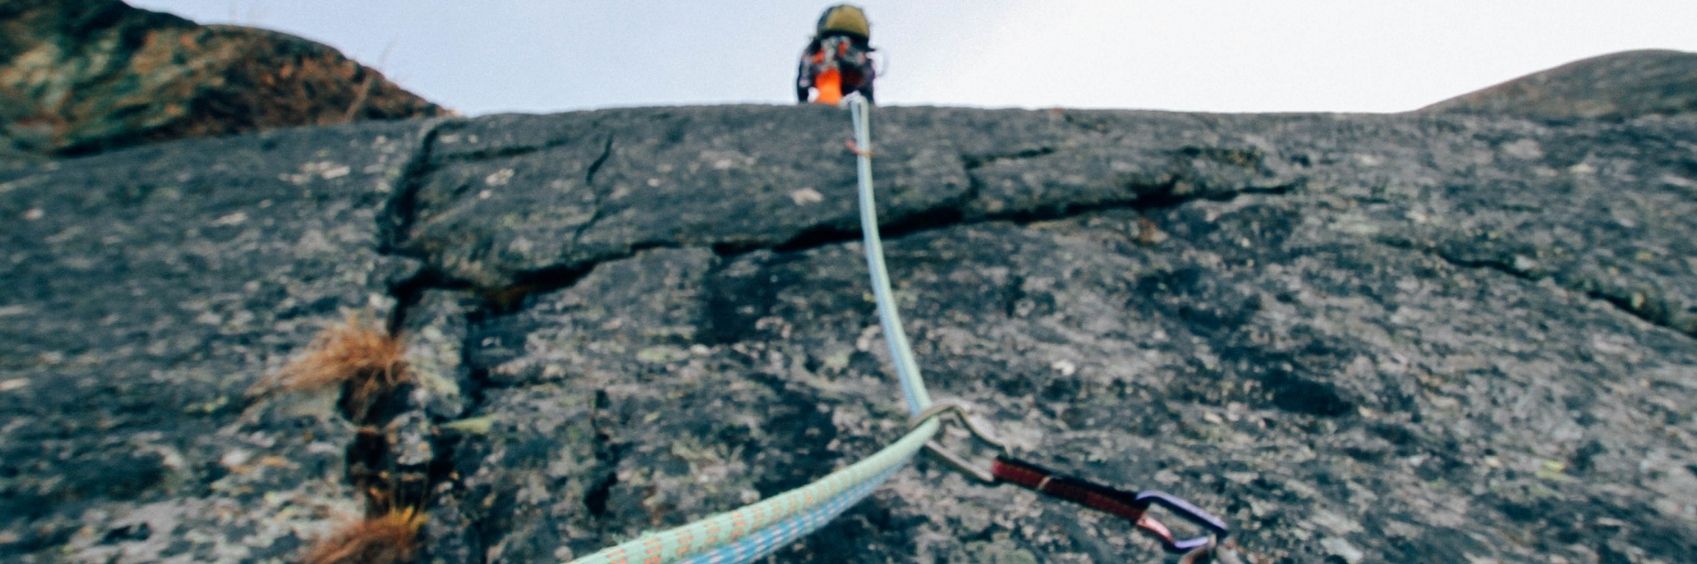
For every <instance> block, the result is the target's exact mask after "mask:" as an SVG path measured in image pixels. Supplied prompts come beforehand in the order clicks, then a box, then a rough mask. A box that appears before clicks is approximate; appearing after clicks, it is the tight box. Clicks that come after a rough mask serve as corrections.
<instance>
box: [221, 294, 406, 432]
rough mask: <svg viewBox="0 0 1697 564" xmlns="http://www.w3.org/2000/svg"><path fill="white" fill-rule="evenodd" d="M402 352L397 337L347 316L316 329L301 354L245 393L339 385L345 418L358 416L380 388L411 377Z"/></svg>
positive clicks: (263, 394)
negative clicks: (324, 327) (309, 344)
mask: <svg viewBox="0 0 1697 564" xmlns="http://www.w3.org/2000/svg"><path fill="white" fill-rule="evenodd" d="M405 351H406V346H405V345H404V344H403V343H402V342H401V339H400V338H399V337H395V336H392V335H390V334H388V333H387V332H385V331H383V330H382V329H379V328H376V327H372V326H370V325H367V324H366V323H364V322H362V321H361V320H360V319H359V318H358V317H355V316H349V317H348V319H347V321H346V322H344V323H343V324H341V325H337V326H333V327H329V328H327V329H325V330H324V331H323V332H322V333H319V334H318V336H317V337H316V338H314V339H313V342H312V345H311V346H310V347H308V349H307V352H306V354H305V355H303V356H301V357H299V358H296V359H295V360H294V361H293V362H290V363H289V364H288V366H285V367H283V369H282V370H280V371H278V372H277V373H275V374H272V375H269V376H267V377H265V378H263V379H261V380H260V381H259V382H257V383H255V384H254V385H253V387H252V388H249V389H248V392H247V394H248V397H250V398H262V397H266V396H269V395H271V394H275V393H288V392H304V391H312V390H322V389H326V388H330V387H332V386H338V385H339V386H342V405H343V406H345V408H347V409H348V411H349V412H351V413H350V416H354V417H355V418H356V419H357V418H361V417H363V416H364V415H365V413H366V411H367V410H368V409H369V408H370V407H371V405H372V404H373V403H375V402H376V401H377V400H378V398H379V397H381V396H382V395H383V394H384V393H385V392H388V391H390V390H393V389H395V388H396V387H398V386H400V385H401V384H405V383H409V382H411V381H412V375H411V374H410V373H408V371H407V365H406V359H405V358H404V355H405Z"/></svg>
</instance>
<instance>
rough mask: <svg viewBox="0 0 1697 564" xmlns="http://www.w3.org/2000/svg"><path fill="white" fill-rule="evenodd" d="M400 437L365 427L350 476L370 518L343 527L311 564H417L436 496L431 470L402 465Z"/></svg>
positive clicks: (315, 548) (312, 552)
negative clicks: (398, 453)
mask: <svg viewBox="0 0 1697 564" xmlns="http://www.w3.org/2000/svg"><path fill="white" fill-rule="evenodd" d="M394 442H395V439H394V438H393V437H392V436H389V435H388V434H387V433H384V432H383V431H381V430H379V429H377V428H376V427H372V426H364V427H360V429H359V432H358V434H357V435H356V436H355V438H354V442H353V444H352V445H350V446H349V447H348V478H349V480H350V481H352V482H353V483H354V485H355V487H357V488H358V489H359V490H360V491H361V492H362V493H364V494H365V517H364V518H362V519H358V520H353V521H350V522H348V523H346V524H343V525H341V526H340V527H338V528H337V529H336V530H335V531H334V532H333V533H331V534H330V535H329V536H327V537H324V538H323V539H320V540H319V541H318V542H317V543H315V544H313V545H312V547H311V548H310V549H308V551H307V553H306V555H305V556H304V557H303V558H302V561H303V562H307V563H308V564H332V563H337V564H340V563H348V564H352V563H356V562H361V563H363V562H411V561H413V560H414V557H415V556H417V554H418V552H419V549H420V547H421V545H422V542H421V540H420V531H421V530H422V529H423V527H424V524H425V521H426V514H425V509H426V506H427V504H428V502H429V498H430V483H431V479H430V476H429V475H428V474H427V469H422V468H410V469H409V468H405V467H402V466H401V465H399V464H397V463H396V460H395V455H394V453H393V450H394V448H393V447H392V446H391V445H392V444H394Z"/></svg>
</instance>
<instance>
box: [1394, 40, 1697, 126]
mask: <svg viewBox="0 0 1697 564" xmlns="http://www.w3.org/2000/svg"><path fill="white" fill-rule="evenodd" d="M1422 111H1428V112H1471V113H1480V114H1487V115H1498V116H1509V115H1512V116H1522V117H1528V118H1535V119H1610V120H1619V119H1630V118H1634V117H1638V116H1642V115H1649V114H1661V115H1673V114H1689V113H1694V112H1697V53H1686V52H1683V51H1666V50H1644V51H1626V52H1622V53H1612V54H1608V55H1603V56H1600V57H1592V58H1589V59H1584V60H1580V61H1574V62H1572V63H1568V64H1565V65H1562V66H1559V67H1556V68H1553V69H1549V70H1546V71H1542V72H1537V73H1533V74H1530V75H1527V76H1523V77H1520V78H1517V79H1514V80H1510V81H1508V82H1504V83H1502V84H1498V85H1496V86H1492V87H1490V88H1486V89H1484V90H1480V91H1478V92H1473V93H1469V94H1464V95H1461V96H1457V97H1455V98H1451V99H1449V100H1445V101H1442V102H1439V103H1436V104H1433V105H1431V106H1428V107H1426V108H1424V109H1423V110H1422Z"/></svg>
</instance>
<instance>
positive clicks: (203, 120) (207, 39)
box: [0, 0, 445, 160]
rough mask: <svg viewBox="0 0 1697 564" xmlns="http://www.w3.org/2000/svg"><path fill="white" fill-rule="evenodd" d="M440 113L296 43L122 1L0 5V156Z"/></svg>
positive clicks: (315, 47)
mask: <svg viewBox="0 0 1697 564" xmlns="http://www.w3.org/2000/svg"><path fill="white" fill-rule="evenodd" d="M444 112H445V110H443V109H442V108H441V107H438V106H436V105H435V104H432V103H430V102H428V101H425V100H423V99H421V98H419V97H418V96H415V95H413V94H412V93H409V92H407V91H405V90H402V89H401V88H400V87H398V86H396V85H395V84H393V83H391V82H389V81H388V80H387V79H384V78H383V76H382V75H381V74H379V73H378V72H377V71H374V70H372V69H369V68H366V67H364V66H361V65H359V64H358V63H355V62H353V61H351V60H348V59H346V58H344V57H342V56H341V54H339V53H337V52H336V51H335V50H334V49H331V48H329V47H326V46H324V45H320V44H317V43H313V42H311V41H307V40H304V39H301V38H298V37H293V36H289V35H284V34H281V33H276V32H271V31H265V30H259V29H252V28H244V27H236V26H199V25H195V24H194V22H190V21H188V20H184V19H181V18H178V17H175V16H171V15H167V14H160V13H155V12H149V11H146V10H139V9H135V8H131V7H129V6H127V5H125V4H124V3H122V2H119V1H117V0H92V1H75V2H71V1H63V0H9V1H8V2H6V3H5V4H4V5H0V158H4V156H5V154H6V153H22V154H26V155H27V154H37V155H40V154H45V155H81V154H88V153H94V152H98V151H103V150H107V149H112V148H117V147H125V146H130V145H136V144H139V143H147V142H154V141H164V140H170V139H181V138H187V137H207V136H217V135H228V134H232V133H241V132H249V131H256V130H260V129H269V128H277V127H286V126H296V125H324V124H333V123H343V122H349V121H357V120H367V119H400V118H412V117H426V116H436V115H440V114H443V113H444ZM12 160H16V158H14V159H12Z"/></svg>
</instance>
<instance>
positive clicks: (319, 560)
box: [302, 507, 425, 564]
mask: <svg viewBox="0 0 1697 564" xmlns="http://www.w3.org/2000/svg"><path fill="white" fill-rule="evenodd" d="M424 521H425V516H424V513H423V512H422V511H419V510H418V509H416V508H412V507H405V508H399V509H395V510H391V511H389V512H387V513H383V514H381V515H378V516H376V517H368V518H365V519H361V520H359V521H355V522H353V523H349V524H347V525H345V526H343V527H342V528H341V530H338V531H336V532H335V534H332V535H330V537H329V538H326V539H324V540H322V541H319V542H318V544H315V545H313V547H312V549H311V550H308V551H307V553H306V557H305V558H303V559H302V561H303V562H305V563H307V564H353V563H366V562H371V563H380V562H381V563H387V562H411V561H412V560H413V557H414V556H415V555H417V553H418V546H419V540H418V531H419V529H420V528H422V527H423V526H424Z"/></svg>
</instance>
